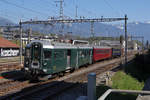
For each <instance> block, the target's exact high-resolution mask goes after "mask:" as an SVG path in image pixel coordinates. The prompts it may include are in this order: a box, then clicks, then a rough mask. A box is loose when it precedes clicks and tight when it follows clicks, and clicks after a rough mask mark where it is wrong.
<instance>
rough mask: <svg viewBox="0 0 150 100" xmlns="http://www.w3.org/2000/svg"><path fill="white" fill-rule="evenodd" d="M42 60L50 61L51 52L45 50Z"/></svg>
mask: <svg viewBox="0 0 150 100" xmlns="http://www.w3.org/2000/svg"><path fill="white" fill-rule="evenodd" d="M44 58H45V59H50V58H51V51H47V50H45V51H44Z"/></svg>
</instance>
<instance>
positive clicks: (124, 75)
mask: <svg viewBox="0 0 150 100" xmlns="http://www.w3.org/2000/svg"><path fill="white" fill-rule="evenodd" d="M149 59H150V50H149V51H148V52H147V53H146V54H140V55H139V54H137V55H136V57H135V59H133V61H131V62H130V63H129V64H128V65H127V66H126V67H125V70H120V71H118V72H116V73H115V75H114V76H113V77H112V78H111V80H112V84H111V85H110V86H106V85H99V86H97V97H100V96H101V95H102V94H103V93H104V92H105V91H107V90H108V89H111V88H113V89H125V90H142V88H143V87H144V83H145V81H146V80H147V79H148V78H149V77H150V67H149V66H150V60H149ZM136 98H137V95H136V94H135V95H131V94H126V93H111V94H110V95H109V96H108V97H107V99H106V100H135V99H136Z"/></svg>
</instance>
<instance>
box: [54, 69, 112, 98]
mask: <svg viewBox="0 0 150 100" xmlns="http://www.w3.org/2000/svg"><path fill="white" fill-rule="evenodd" d="M114 73H115V72H114V71H107V72H104V73H102V74H99V75H97V76H96V85H99V84H106V85H107V82H106V80H108V79H110V77H112V76H113V75H114ZM86 95H87V82H85V83H81V84H79V85H78V86H76V87H74V88H72V89H69V90H68V91H64V92H63V93H62V94H60V95H58V96H57V97H55V98H51V100H76V99H77V98H78V97H79V96H86Z"/></svg>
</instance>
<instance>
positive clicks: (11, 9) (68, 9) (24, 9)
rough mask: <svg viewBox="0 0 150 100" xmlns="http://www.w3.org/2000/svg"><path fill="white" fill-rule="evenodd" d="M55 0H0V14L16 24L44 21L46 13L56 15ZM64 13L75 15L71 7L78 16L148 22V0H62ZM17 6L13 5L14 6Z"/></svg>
mask: <svg viewBox="0 0 150 100" xmlns="http://www.w3.org/2000/svg"><path fill="white" fill-rule="evenodd" d="M54 1H56V0H0V16H1V17H5V18H8V19H10V20H12V21H13V22H15V23H17V22H18V21H19V20H20V19H23V20H24V21H25V20H29V19H31V18H32V19H40V20H45V19H47V18H48V17H49V16H59V6H58V5H59V4H57V6H56V3H55V2H54ZM64 1H65V3H64V15H66V16H69V17H72V18H75V6H76V5H77V6H78V16H85V18H95V17H96V18H98V17H101V16H104V17H124V14H127V15H128V18H129V22H132V21H142V22H143V21H150V13H149V11H150V6H149V4H150V0H64ZM16 6H17V7H16Z"/></svg>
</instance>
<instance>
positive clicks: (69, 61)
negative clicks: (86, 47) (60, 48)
mask: <svg viewBox="0 0 150 100" xmlns="http://www.w3.org/2000/svg"><path fill="white" fill-rule="evenodd" d="M70 65H71V50H67V68H70Z"/></svg>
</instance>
